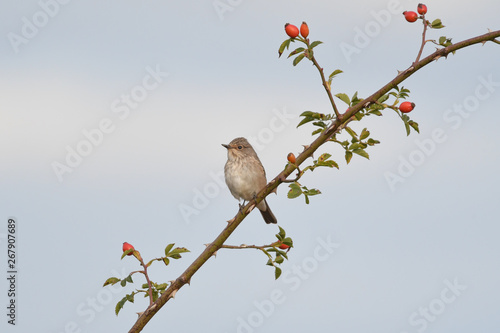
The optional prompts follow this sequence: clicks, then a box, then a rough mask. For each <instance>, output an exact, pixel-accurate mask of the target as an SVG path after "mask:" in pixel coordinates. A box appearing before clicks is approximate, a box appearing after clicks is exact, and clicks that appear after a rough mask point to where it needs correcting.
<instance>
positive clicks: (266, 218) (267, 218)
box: [259, 199, 278, 224]
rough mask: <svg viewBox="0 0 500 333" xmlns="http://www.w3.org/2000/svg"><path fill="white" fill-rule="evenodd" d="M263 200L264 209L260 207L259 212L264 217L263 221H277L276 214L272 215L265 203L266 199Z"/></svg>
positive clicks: (268, 222)
mask: <svg viewBox="0 0 500 333" xmlns="http://www.w3.org/2000/svg"><path fill="white" fill-rule="evenodd" d="M263 202H264V203H265V204H266V209H265V210H263V209H260V207H259V210H260V213H261V214H262V217H263V218H264V221H266V223H267V224H270V223H274V224H276V223H278V220H277V219H276V216H274V214H273V212H272V211H271V208H269V205H268V204H267V202H266V200H265V199H264V200H263Z"/></svg>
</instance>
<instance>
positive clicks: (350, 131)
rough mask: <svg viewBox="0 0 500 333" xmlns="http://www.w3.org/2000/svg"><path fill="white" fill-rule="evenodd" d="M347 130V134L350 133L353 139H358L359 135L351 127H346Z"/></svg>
mask: <svg viewBox="0 0 500 333" xmlns="http://www.w3.org/2000/svg"><path fill="white" fill-rule="evenodd" d="M345 130H346V131H347V133H349V135H350V136H352V137H353V138H357V137H358V135H357V134H356V132H354V130H353V129H352V128H350V127H349V126H346V127H345Z"/></svg>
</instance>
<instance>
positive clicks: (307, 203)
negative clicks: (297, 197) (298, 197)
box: [304, 193, 309, 205]
mask: <svg viewBox="0 0 500 333" xmlns="http://www.w3.org/2000/svg"><path fill="white" fill-rule="evenodd" d="M304 198H305V199H306V205H309V196H308V195H307V194H305V193H304Z"/></svg>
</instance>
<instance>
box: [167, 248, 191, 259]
mask: <svg viewBox="0 0 500 333" xmlns="http://www.w3.org/2000/svg"><path fill="white" fill-rule="evenodd" d="M185 252H189V250H188V249H186V248H185V247H176V248H175V249H173V250H172V251H170V252H169V253H168V255H167V257H170V258H172V259H180V258H182V257H181V255H180V254H181V253H185Z"/></svg>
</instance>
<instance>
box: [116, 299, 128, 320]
mask: <svg viewBox="0 0 500 333" xmlns="http://www.w3.org/2000/svg"><path fill="white" fill-rule="evenodd" d="M126 302H127V297H126V296H125V297H123V298H122V299H121V300H120V301H119V302H118V303H116V306H115V313H116V315H117V316H118V313H119V312H120V310H121V309H123V305H125V303H126Z"/></svg>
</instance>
